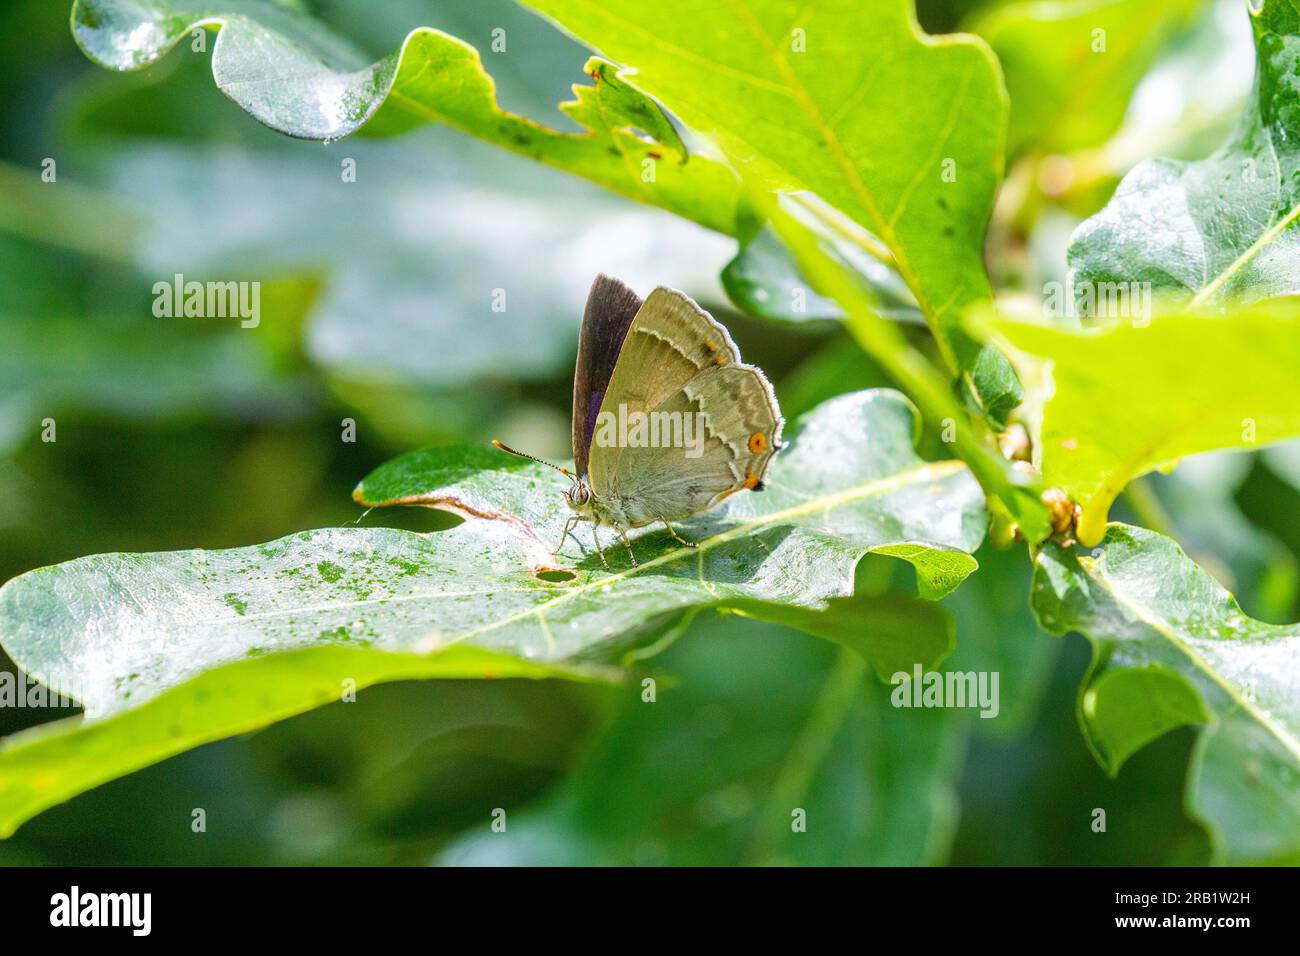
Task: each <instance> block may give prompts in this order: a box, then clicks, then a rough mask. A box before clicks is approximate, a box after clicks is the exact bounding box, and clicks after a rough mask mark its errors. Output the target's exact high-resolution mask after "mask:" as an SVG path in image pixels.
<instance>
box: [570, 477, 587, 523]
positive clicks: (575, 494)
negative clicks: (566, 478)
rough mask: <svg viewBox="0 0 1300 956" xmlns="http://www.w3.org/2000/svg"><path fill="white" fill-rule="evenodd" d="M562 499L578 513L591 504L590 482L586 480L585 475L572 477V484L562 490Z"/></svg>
mask: <svg viewBox="0 0 1300 956" xmlns="http://www.w3.org/2000/svg"><path fill="white" fill-rule="evenodd" d="M564 499H565V500H566V501H567V502H568V503H569V507H570V508H572V509H573V510H574V511H576V512H578V514H582V513H583V512H584V511H586V510H587V508H588V507H589V506H590V505H591V482H589V481H588V480H587V476H586V475H582V476H581V477H577V478H574V479H573V484H571V485H569V488H568V490H567V491H565V492H564Z"/></svg>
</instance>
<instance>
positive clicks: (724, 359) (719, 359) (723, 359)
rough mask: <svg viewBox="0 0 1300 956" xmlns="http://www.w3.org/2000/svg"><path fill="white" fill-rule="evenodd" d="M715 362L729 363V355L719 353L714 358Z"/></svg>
mask: <svg viewBox="0 0 1300 956" xmlns="http://www.w3.org/2000/svg"><path fill="white" fill-rule="evenodd" d="M713 364H714V365H726V364H727V357H726V356H725V355H723V354H721V353H718V355H716V356H714V358H713Z"/></svg>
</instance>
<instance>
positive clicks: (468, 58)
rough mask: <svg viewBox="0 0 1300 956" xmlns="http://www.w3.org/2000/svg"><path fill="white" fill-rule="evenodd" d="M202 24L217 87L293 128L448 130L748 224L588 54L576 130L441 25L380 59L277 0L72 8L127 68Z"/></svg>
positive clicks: (704, 171) (679, 208)
mask: <svg viewBox="0 0 1300 956" xmlns="http://www.w3.org/2000/svg"><path fill="white" fill-rule="evenodd" d="M199 26H207V27H214V28H216V29H219V30H220V36H219V37H218V39H217V40H216V42H215V45H214V47H213V51H212V75H213V79H214V80H215V82H216V84H217V86H218V88H220V89H221V90H222V91H223V92H224V93H226V95H228V96H229V97H230V98H231V99H233V100H234V101H235V102H236V103H238V104H239V105H240V106H241V107H242V108H243V109H245V110H246V111H248V113H249V114H251V115H252V116H253V117H254V118H256V119H258V120H259V121H261V122H263V123H265V124H266V125H267V126H270V127H271V128H272V129H275V130H278V131H280V132H282V133H287V134H288V135H290V136H298V137H304V138H309V139H322V140H333V139H337V138H339V137H341V136H347V135H349V134H351V133H353V132H355V131H356V130H358V129H360V128H361V127H362V126H363V125H366V126H368V132H372V133H376V134H380V135H384V134H393V133H399V132H404V131H406V130H409V129H412V128H414V127H417V126H422V125H426V124H428V123H445V124H447V125H449V126H452V127H454V128H456V129H458V130H460V131H462V132H464V133H468V134H469V135H471V136H476V137H478V138H480V139H483V140H486V141H488V142H490V143H493V144H494V145H496V146H500V147H502V148H504V149H508V150H510V151H512V152H515V153H520V154H522V155H525V156H528V157H530V158H531V159H535V160H537V161H539V162H543V163H547V164H549V165H552V166H555V167H558V168H560V169H563V170H566V171H567V172H571V173H574V174H576V175H579V176H584V177H586V178H588V179H591V180H593V181H594V182H597V183H600V184H601V185H602V186H605V187H606V188H608V189H612V190H613V191H615V192H618V193H621V194H623V195H625V196H628V197H630V198H632V199H636V200H639V201H642V202H648V203H651V204H653V205H659V206H663V207H665V208H667V209H670V210H672V211H673V212H675V213H677V214H678V215H681V216H684V217H686V218H688V219H691V220H693V221H695V222H698V223H701V224H702V225H705V226H708V227H709V228H711V229H716V230H718V231H720V232H724V233H727V234H730V235H734V234H736V233H737V231H738V230H739V222H740V214H739V208H738V202H739V190H738V186H737V182H736V178H735V176H734V174H732V172H731V171H730V170H729V169H728V168H727V167H726V166H725V165H724V164H722V163H719V162H717V161H715V160H712V159H710V158H708V157H706V156H698V155H696V156H691V157H689V159H690V161H689V162H688V161H687V160H688V157H687V153H686V149H685V147H684V146H683V144H682V141H681V139H680V137H679V136H678V135H677V133H676V132H675V131H674V130H673V128H672V126H671V124H670V123H669V121H668V120H667V118H666V117H665V116H664V115H663V113H662V111H661V110H660V109H659V107H658V106H657V105H656V104H655V103H654V102H653V101H652V100H650V99H649V98H648V97H646V96H644V95H643V94H641V93H640V92H638V91H637V90H636V89H635V88H633V87H631V86H629V85H628V84H627V83H626V82H625V81H623V80H622V79H620V78H619V77H618V75H617V73H616V72H615V71H614V69H613V68H612V67H611V65H610V64H609V63H608V62H605V61H601V60H598V59H592V60H589V61H588V62H587V64H586V66H585V67H584V72H586V73H587V74H589V75H590V76H591V77H592V81H593V84H594V85H592V86H575V87H574V91H575V96H576V97H577V98H576V99H575V100H574V101H572V102H569V103H565V104H562V105H561V109H562V111H563V112H564V113H565V115H566V116H568V117H569V118H570V119H572V120H574V121H575V122H577V123H578V124H579V125H580V126H582V127H583V132H581V133H566V132H560V131H558V130H555V129H551V128H549V127H546V126H543V125H540V124H538V123H535V122H533V121H532V120H530V119H528V118H526V117H524V116H520V115H517V114H514V113H509V112H506V111H504V110H502V109H501V108H500V107H499V106H498V105H497V102H496V91H495V88H494V84H493V82H492V78H491V77H490V76H489V75H488V74H487V73H486V72H485V71H484V69H483V64H482V61H481V60H480V58H479V54H478V51H477V50H476V49H475V48H474V47H472V46H471V45H469V44H468V43H465V42H464V41H462V40H459V39H457V38H456V37H453V36H450V35H448V34H446V33H443V32H442V31H440V30H434V29H431V28H421V29H418V30H414V31H412V32H411V33H410V34H408V35H407V37H406V39H405V40H404V41H403V43H402V46H401V48H400V49H398V50H396V51H394V52H393V53H391V54H390V55H388V56H386V57H384V58H383V59H381V60H379V61H378V62H377V63H367V61H366V58H365V57H364V56H363V55H362V54H361V53H360V51H358V50H356V49H355V48H354V47H353V46H352V45H351V44H350V43H348V42H347V41H346V40H344V39H343V38H341V37H339V36H337V35H335V34H334V33H333V32H331V31H330V30H329V29H328V28H327V27H325V26H324V25H323V24H321V23H320V22H319V21H317V20H315V19H314V18H313V17H311V16H310V15H308V14H306V13H304V12H302V11H301V10H297V9H293V8H291V7H287V6H285V5H283V4H278V3H272V2H270V0H228V2H226V3H216V4H206V3H204V4H195V3H191V2H185V0H148V2H144V3H141V2H139V0H77V2H76V3H75V4H74V6H73V8H72V29H73V35H74V36H75V37H76V39H77V42H78V43H79V44H81V47H82V49H83V50H85V52H86V54H87V55H88V56H89V57H90V58H91V59H93V60H94V61H95V62H96V63H98V64H100V65H101V66H103V67H106V68H108V69H114V70H138V69H143V68H145V67H147V66H149V65H151V64H153V63H155V62H157V61H158V60H159V59H160V58H161V57H162V56H164V55H165V54H166V53H167V52H168V51H169V50H170V49H171V48H172V47H173V46H175V45H176V44H177V43H178V42H180V41H181V40H182V39H184V38H187V37H188V36H189V35H190V32H191V31H192V30H194V29H195V28H197V27H199ZM576 66H577V64H575V67H576ZM658 136H662V137H664V139H662V140H661V139H657V138H655V137H658ZM647 163H648V164H649V165H648V166H647V165H646V164H647ZM647 169H651V170H652V171H653V174H654V175H653V177H652V178H651V177H649V176H648V175H647V174H646V170H647Z"/></svg>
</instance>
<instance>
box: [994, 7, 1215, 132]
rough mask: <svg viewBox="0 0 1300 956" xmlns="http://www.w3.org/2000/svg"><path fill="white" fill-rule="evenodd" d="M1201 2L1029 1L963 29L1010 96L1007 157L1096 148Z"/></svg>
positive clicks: (1116, 125) (1116, 124) (997, 11)
mask: <svg viewBox="0 0 1300 956" xmlns="http://www.w3.org/2000/svg"><path fill="white" fill-rule="evenodd" d="M1200 7H1201V0H1049V2H1046V3H1045V2H1042V0H1031V2H1022V3H1009V4H1005V5H1003V6H998V7H996V8H994V9H993V10H992V11H990V12H988V13H985V14H983V15H981V16H978V17H977V18H976V19H975V20H974V21H973V22H972V23H971V25H970V29H971V30H972V31H973V32H974V33H978V34H979V35H980V36H982V37H983V38H984V39H986V40H987V41H988V42H989V45H990V46H991V47H993V52H994V53H996V54H997V55H998V59H999V60H1000V61H1001V62H1002V69H1003V72H1004V73H1005V74H1006V80H1007V92H1008V93H1009V94H1010V96H1011V123H1010V128H1009V130H1008V133H1007V139H1008V142H1007V149H1008V152H1010V153H1012V154H1015V153H1019V152H1020V151H1022V150H1024V149H1027V148H1034V149H1038V150H1042V151H1044V152H1068V151H1072V150H1079V149H1086V148H1088V147H1092V146H1099V145H1101V144H1102V143H1104V142H1105V141H1106V140H1108V139H1110V137H1111V136H1112V135H1113V134H1114V133H1115V131H1116V130H1118V129H1119V127H1120V123H1121V122H1122V121H1123V119H1124V113H1125V110H1126V109H1127V108H1128V102H1129V98H1130V97H1131V96H1132V95H1133V91H1134V90H1136V89H1137V86H1138V83H1139V81H1141V79H1142V77H1143V76H1144V75H1145V74H1146V72H1147V71H1148V70H1149V69H1150V68H1151V66H1152V65H1153V64H1154V63H1155V61H1156V59H1157V57H1158V56H1159V55H1160V54H1161V53H1162V52H1163V51H1164V49H1165V48H1166V47H1167V46H1168V45H1169V43H1170V41H1171V40H1172V39H1173V38H1175V37H1176V36H1177V35H1178V31H1179V30H1180V29H1181V28H1183V27H1185V26H1187V25H1188V24H1189V23H1190V21H1191V20H1192V17H1193V15H1194V14H1195V13H1196V12H1197V11H1198V10H1199V9H1200Z"/></svg>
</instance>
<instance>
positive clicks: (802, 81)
mask: <svg viewBox="0 0 1300 956" xmlns="http://www.w3.org/2000/svg"><path fill="white" fill-rule="evenodd" d="M527 5H528V6H530V7H533V8H535V9H537V10H540V11H541V12H543V13H545V14H546V15H547V16H549V17H551V18H552V19H554V20H555V21H556V22H557V23H559V24H560V25H561V26H562V27H564V28H565V29H566V30H568V31H569V32H571V33H572V34H573V35H574V36H576V37H578V38H580V39H581V40H582V41H583V42H585V43H588V44H590V45H591V46H592V47H593V48H594V49H596V50H599V51H600V52H601V53H602V54H603V55H605V56H607V57H609V58H610V59H612V60H615V61H617V62H619V63H621V64H624V65H625V66H626V67H628V68H629V69H631V70H635V74H629V75H633V76H634V78H635V83H636V85H637V86H638V87H639V88H640V89H642V90H644V91H645V92H647V93H649V94H650V95H651V96H654V97H655V98H656V99H658V100H659V101H660V102H662V103H663V104H664V105H665V106H666V107H667V108H668V109H669V110H671V111H672V112H673V113H674V114H675V115H676V116H679V117H680V118H681V119H682V121H683V122H685V123H686V125H687V126H688V127H689V128H690V129H691V130H693V131H695V132H696V133H699V134H701V135H702V136H704V137H706V138H708V139H710V140H711V141H713V142H715V143H716V144H717V145H718V147H719V148H720V149H721V150H722V151H723V152H724V153H725V154H726V155H727V156H729V157H730V158H731V159H732V161H733V162H734V163H736V164H738V165H739V164H743V167H744V169H745V175H746V177H747V179H753V180H755V181H760V182H762V183H763V184H764V185H766V186H768V187H770V188H776V189H781V190H797V189H807V190H811V191H812V192H814V193H816V194H817V195H818V196H819V197H820V198H821V199H823V200H825V201H826V202H827V203H829V204H830V205H831V206H833V207H834V208H835V209H837V210H839V211H840V212H841V213H844V214H845V215H847V216H848V217H849V218H850V219H852V220H853V221H854V222H856V223H858V224H859V225H860V226H862V227H863V228H865V229H866V230H868V231H869V232H870V233H871V234H872V235H873V236H875V237H876V238H877V239H878V240H879V241H880V242H882V243H883V244H884V246H885V247H886V248H887V249H888V250H889V252H890V253H891V254H892V256H893V260H894V266H895V267H896V269H897V271H898V273H899V275H901V276H902V278H903V280H904V281H905V282H906V283H907V285H908V287H909V288H910V289H911V291H912V293H913V294H914V295H915V297H916V301H917V303H918V304H919V306H920V308H921V311H922V312H923V313H924V314H925V316H926V318H927V320H928V321H929V322H930V323H931V325H932V327H933V328H934V329H935V332H936V334H937V335H938V337H939V339H940V344H941V346H942V347H943V348H944V350H945V352H946V354H947V356H948V358H949V359H950V360H951V361H952V362H953V364H954V367H956V360H957V356H956V354H955V353H956V342H957V341H958V340H960V339H961V337H962V336H961V333H960V330H958V329H957V328H956V327H955V320H954V316H955V315H956V314H958V313H959V312H960V311H961V310H962V309H963V308H964V307H965V306H967V305H968V304H970V303H971V302H973V301H978V300H983V299H987V298H989V296H990V289H989V283H988V278H987V276H986V274H985V272H984V261H983V240H984V230H985V226H986V224H987V222H988V218H989V215H990V213H991V211H992V208H993V195H994V191H995V190H996V188H997V185H998V182H999V180H1000V178H1001V175H1002V166H1003V139H1004V125H1005V122H1006V96H1005V93H1004V92H1003V90H1002V83H1001V77H1000V74H999V71H998V67H997V63H996V60H995V59H994V57H993V56H992V54H991V53H990V52H989V50H988V48H987V47H986V46H985V45H984V44H983V42H982V41H979V40H977V39H976V38H974V37H963V36H953V37H928V36H925V35H923V34H922V33H921V32H920V30H919V29H918V27H917V26H916V22H915V18H914V13H913V10H912V4H911V2H910V0H880V2H876V3H871V4H865V5H864V4H860V3H852V2H846V0H813V2H810V3H799V2H795V0H750V2H747V3H726V4H714V5H709V6H706V7H701V6H700V5H699V4H697V3H693V2H690V0H664V2H662V3H656V4H645V3H641V2H639V0H527ZM954 177H955V178H954Z"/></svg>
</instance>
